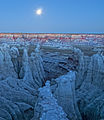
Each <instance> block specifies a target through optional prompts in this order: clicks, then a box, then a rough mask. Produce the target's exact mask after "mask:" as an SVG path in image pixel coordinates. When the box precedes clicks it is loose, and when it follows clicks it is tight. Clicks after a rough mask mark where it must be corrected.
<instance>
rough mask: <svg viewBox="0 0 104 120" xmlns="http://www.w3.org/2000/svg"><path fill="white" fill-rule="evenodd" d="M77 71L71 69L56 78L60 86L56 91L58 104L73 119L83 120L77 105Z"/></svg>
mask: <svg viewBox="0 0 104 120" xmlns="http://www.w3.org/2000/svg"><path fill="white" fill-rule="evenodd" d="M75 79H76V76H75V72H72V71H70V72H69V73H68V74H67V75H63V76H61V77H59V78H57V79H56V82H57V84H58V87H57V88H56V91H55V93H54V94H55V97H56V99H57V101H58V104H59V105H60V106H61V107H62V108H63V109H64V111H65V112H66V113H67V115H68V118H69V119H71V120H81V119H82V118H81V116H80V113H79V110H78V107H77V103H76V97H75Z"/></svg>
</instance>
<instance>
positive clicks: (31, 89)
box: [0, 48, 45, 120]
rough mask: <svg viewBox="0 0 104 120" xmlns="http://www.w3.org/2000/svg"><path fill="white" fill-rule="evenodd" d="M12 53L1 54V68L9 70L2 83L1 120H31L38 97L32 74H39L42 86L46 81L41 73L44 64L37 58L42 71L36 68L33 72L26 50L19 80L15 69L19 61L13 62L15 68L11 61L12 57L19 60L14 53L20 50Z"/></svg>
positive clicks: (0, 83) (0, 99) (13, 50)
mask: <svg viewBox="0 0 104 120" xmlns="http://www.w3.org/2000/svg"><path fill="white" fill-rule="evenodd" d="M6 49H7V48H6ZM3 50H4V48H2V51H3ZM7 50H9V48H8V49H7ZM11 51H12V52H11V54H10V53H9V52H8V51H5V54H6V55H5V54H4V53H3V52H1V56H2V57H1V59H0V60H1V66H2V65H3V66H4V68H7V69H6V71H5V72H6V74H7V75H4V74H2V75H3V76H4V77H5V79H3V80H2V81H0V120H30V119H31V118H32V117H33V111H34V105H35V102H36V100H37V97H38V92H37V88H35V86H36V83H35V82H34V78H33V75H32V72H37V76H39V78H38V80H39V81H38V82H39V84H40V85H41V86H42V81H44V79H43V80H42V77H41V76H40V74H39V72H40V73H41V71H44V69H43V64H42V63H41V60H40V59H39V58H38V60H37V58H36V59H35V60H36V63H37V62H39V63H40V64H41V67H40V66H39V65H38V66H37V67H39V70H40V71H39V70H37V69H36V68H37V67H36V68H35V71H32V72H31V68H30V62H29V57H28V52H27V49H26V48H25V49H24V53H23V57H22V68H21V71H20V73H19V78H21V79H18V76H17V78H16V77H15V75H16V72H15V69H14V68H15V67H16V66H18V64H17V61H16V59H15V60H14V61H13V62H14V65H15V67H14V65H13V62H12V60H11V56H12V58H17V56H15V55H14V53H15V52H16V51H18V50H17V48H15V49H14V48H12V50H11ZM37 54H39V53H37ZM10 55H11V56H10ZM17 55H19V54H17ZM38 56H39V55H38ZM3 57H4V58H5V59H4V58H3ZM2 58H3V59H2ZM4 60H5V61H4ZM39 60H40V61H39ZM6 63H8V64H6ZM4 68H3V67H1V68H0V70H1V71H4V70H5V69H4ZM17 70H18V69H17ZM9 71H10V72H9ZM8 73H9V74H8ZM17 73H18V71H17ZM42 74H43V72H42ZM44 76H45V75H44ZM38 87H39V86H38Z"/></svg>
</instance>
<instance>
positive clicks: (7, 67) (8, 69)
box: [0, 44, 18, 80]
mask: <svg viewBox="0 0 104 120" xmlns="http://www.w3.org/2000/svg"><path fill="white" fill-rule="evenodd" d="M9 50H10V48H9V45H7V44H3V45H2V46H1V48H0V61H1V62H0V66H1V67H0V73H1V75H0V78H1V80H2V79H5V78H6V77H14V78H17V77H18V76H17V73H16V72H15V70H14V66H13V63H12V60H11V56H10V53H9Z"/></svg>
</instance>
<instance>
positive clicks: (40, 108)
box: [32, 81, 68, 120]
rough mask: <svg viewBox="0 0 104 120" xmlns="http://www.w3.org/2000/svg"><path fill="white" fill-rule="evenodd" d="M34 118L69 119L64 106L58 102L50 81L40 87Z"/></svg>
mask: <svg viewBox="0 0 104 120" xmlns="http://www.w3.org/2000/svg"><path fill="white" fill-rule="evenodd" d="M32 120H68V119H67V118H66V114H65V113H64V111H63V109H62V107H60V106H59V105H58V104H57V100H56V99H55V98H54V97H53V95H52V93H51V89H50V83H49V81H47V82H46V84H45V86H44V87H43V88H40V89H39V98H38V100H37V103H36V105H35V109H34V118H33V119H32Z"/></svg>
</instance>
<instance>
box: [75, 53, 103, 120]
mask: <svg viewBox="0 0 104 120" xmlns="http://www.w3.org/2000/svg"><path fill="white" fill-rule="evenodd" d="M103 86H104V59H103V55H102V54H101V52H98V53H97V54H95V55H93V56H92V57H91V61H90V64H89V66H88V68H87V71H86V76H84V81H83V83H82V85H81V87H80V89H78V90H77V92H76V96H77V100H78V106H79V108H80V112H81V114H82V115H83V118H84V119H89V120H92V119H94V120H100V119H101V118H103V119H104V117H101V116H102V114H101V113H102V112H103V111H104V108H103V105H102V104H104V101H103V97H104V96H103V90H104V87H103Z"/></svg>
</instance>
